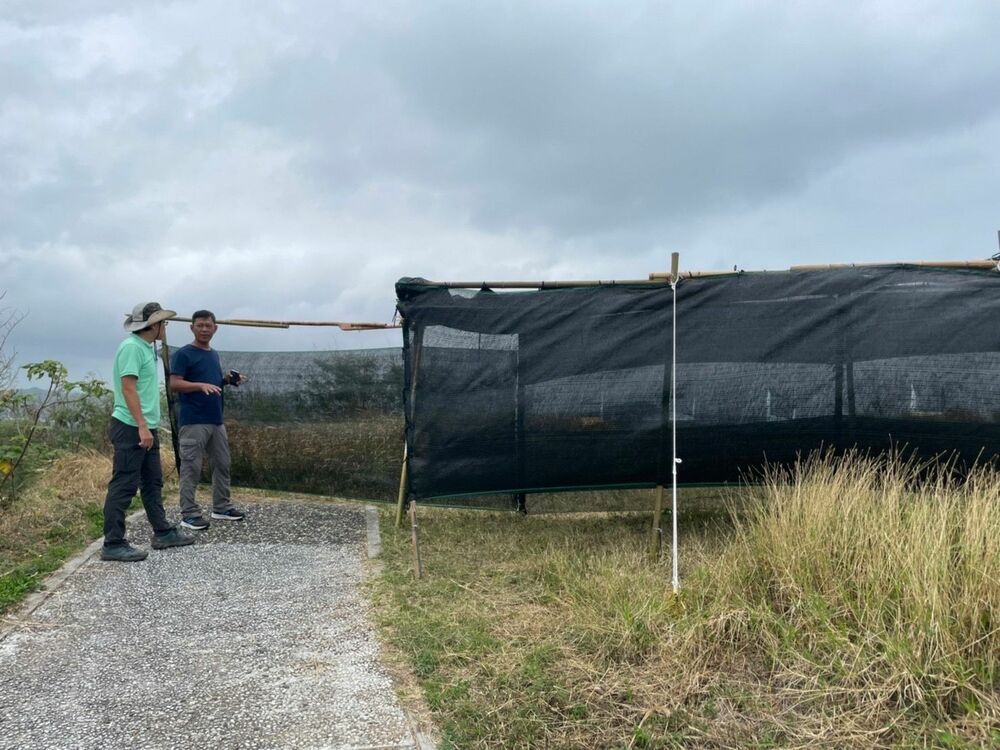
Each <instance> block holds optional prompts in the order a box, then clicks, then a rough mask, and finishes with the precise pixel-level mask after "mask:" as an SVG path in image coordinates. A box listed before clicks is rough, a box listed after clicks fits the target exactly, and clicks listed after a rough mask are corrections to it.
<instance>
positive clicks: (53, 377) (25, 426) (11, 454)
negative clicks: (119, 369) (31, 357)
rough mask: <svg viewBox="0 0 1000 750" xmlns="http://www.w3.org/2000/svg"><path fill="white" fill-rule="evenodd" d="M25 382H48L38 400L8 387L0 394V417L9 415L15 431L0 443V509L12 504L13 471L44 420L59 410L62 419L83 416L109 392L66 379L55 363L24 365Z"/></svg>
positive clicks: (100, 385)
mask: <svg viewBox="0 0 1000 750" xmlns="http://www.w3.org/2000/svg"><path fill="white" fill-rule="evenodd" d="M24 370H25V371H26V374H27V377H28V380H29V381H36V380H37V381H45V380H48V388H47V389H46V391H45V393H44V394H43V395H42V396H41V397H40V398H38V399H35V398H33V397H32V396H30V395H28V394H23V393H18V392H17V391H15V390H13V389H12V388H7V389H5V390H3V391H2V392H0V414H7V415H9V416H11V417H12V418H13V419H12V424H13V425H14V427H15V429H14V432H13V433H12V434H11V435H9V436H8V437H7V438H6V439H5V440H4V441H3V442H0V508H4V507H6V506H7V505H9V504H10V503H11V502H13V500H14V498H15V497H16V494H17V481H16V479H17V470H18V467H20V466H21V464H22V462H23V461H24V459H25V456H26V455H27V454H28V449H29V448H30V447H31V445H32V441H33V439H34V438H35V434H36V432H37V431H38V430H39V428H40V427H42V426H43V424H44V418H45V417H47V416H48V415H49V413H50V412H52V411H54V410H60V409H61V410H62V414H63V415H64V418H70V415H71V414H73V413H77V414H81V415H82V414H85V410H86V409H88V407H89V406H90V405H91V402H92V401H93V400H101V399H104V398H106V397H107V396H108V395H109V394H110V393H111V391H109V390H108V389H107V387H106V386H105V385H104V383H102V382H101V381H100V380H97V379H96V378H88V379H86V380H76V381H74V380H70V379H69V372H68V371H67V369H66V367H65V366H64V365H63V364H61V363H60V362H56V361H55V360H51V359H48V360H45V361H44V362H34V363H32V364H29V365H25V366H24Z"/></svg>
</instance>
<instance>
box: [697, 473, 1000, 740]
mask: <svg viewBox="0 0 1000 750" xmlns="http://www.w3.org/2000/svg"><path fill="white" fill-rule="evenodd" d="M740 506H741V511H740V513H739V514H736V515H734V523H735V526H736V529H735V533H734V535H733V537H732V542H731V544H730V546H729V547H728V548H727V550H726V551H725V552H724V554H723V555H722V556H721V557H720V559H719V560H718V562H717V563H716V564H715V565H713V566H711V567H709V568H707V569H706V571H705V575H706V579H707V580H705V582H704V583H705V585H704V588H703V589H701V590H700V591H699V593H698V594H697V595H696V598H698V599H701V604H702V605H703V606H705V607H707V608H708V609H714V610H715V615H716V616H715V617H708V618H706V620H705V623H706V626H705V629H704V632H703V633H702V636H703V639H702V640H701V646H702V647H703V648H705V649H707V650H708V651H710V652H712V653H714V655H715V656H716V657H720V658H723V657H731V656H732V655H733V654H735V653H743V654H750V655H752V657H754V658H757V659H759V660H760V667H761V669H762V670H763V671H764V673H766V674H768V675H769V677H768V679H769V680H770V681H771V682H772V684H773V685H775V686H776V687H777V688H778V689H779V691H781V692H782V693H783V694H784V695H785V696H786V697H787V699H788V700H787V703H788V704H790V705H795V706H798V707H803V706H809V705H812V708H813V709H815V708H816V704H822V705H823V706H825V708H824V709H823V710H822V714H823V715H825V716H827V717H829V716H830V715H832V714H835V715H837V716H838V727H839V729H838V731H839V732H841V733H842V735H843V737H844V739H845V741H846V740H848V739H853V740H854V741H860V740H859V738H860V737H862V736H865V737H868V738H869V740H870V741H872V743H873V744H875V743H874V740H875V738H877V737H878V736H882V735H884V736H886V737H888V736H890V735H891V734H892V731H893V730H892V727H893V725H896V724H899V723H900V722H902V723H904V724H905V723H910V722H917V723H921V724H923V725H925V727H926V729H927V731H928V733H930V734H931V735H932V736H933V737H936V738H937V740H940V739H941V738H942V737H945V736H951V734H950V733H952V732H953V731H954V732H955V734H954V736H955V737H963V736H964V737H966V738H968V737H969V731H968V730H969V728H970V727H978V732H981V735H980V736H978V737H974V739H975V740H976V741H983V742H987V743H988V742H991V741H1000V734H998V732H997V728H998V727H1000V476H998V475H997V474H996V473H995V472H993V471H989V470H986V469H978V470H975V471H973V473H972V474H971V475H970V476H968V477H966V478H965V479H964V480H963V481H956V480H955V479H954V477H953V474H952V473H951V472H950V471H949V467H948V466H947V465H937V466H927V465H918V464H916V463H915V462H912V461H911V462H905V461H900V460H897V459H895V458H893V457H888V458H873V457H868V456H863V455H858V454H852V455H848V456H846V457H842V458H840V459H834V458H832V457H818V458H814V459H810V460H808V461H805V462H803V463H801V464H799V465H797V466H794V467H792V468H790V469H786V470H780V469H774V470H771V471H770V472H769V473H768V474H767V476H766V477H765V482H764V483H763V484H762V485H761V486H760V487H758V488H756V489H755V490H753V491H752V492H751V494H750V496H749V497H746V498H743V499H742V501H741V503H740ZM734 613H738V616H737V615H735V614H734ZM831 712H832V714H831ZM793 713H794V712H793ZM790 721H792V720H790ZM790 729H791V728H790ZM790 733H791V734H792V735H795V734H797V733H796V731H794V729H792V731H791V732H790ZM976 733H977V732H973V734H976Z"/></svg>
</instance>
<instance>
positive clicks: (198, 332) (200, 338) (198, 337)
mask: <svg viewBox="0 0 1000 750" xmlns="http://www.w3.org/2000/svg"><path fill="white" fill-rule="evenodd" d="M218 328H219V326H217V325H216V324H215V321H214V320H212V319H211V318H195V319H194V322H193V323H191V331H192V333H194V340H195V341H197V342H198V343H199V344H202V345H204V346H207V345H208V343H209V342H210V341H211V340H212V336H214V335H215V332H216V330H218Z"/></svg>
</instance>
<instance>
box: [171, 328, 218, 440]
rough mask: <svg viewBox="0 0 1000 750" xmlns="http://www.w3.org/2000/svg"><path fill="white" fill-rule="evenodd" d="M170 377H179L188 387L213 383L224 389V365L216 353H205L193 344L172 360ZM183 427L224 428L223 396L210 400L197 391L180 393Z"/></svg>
mask: <svg viewBox="0 0 1000 750" xmlns="http://www.w3.org/2000/svg"><path fill="white" fill-rule="evenodd" d="M170 374H171V375H179V376H180V377H182V378H184V379H185V380H186V381H188V382H189V383H212V384H213V385H217V386H219V388H221V387H222V363H221V362H220V361H219V353H218V352H217V351H215V350H214V349H209V350H208V351H205V350H204V349H199V348H198V347H197V346H195V345H194V344H188V345H187V346H182V347H181V348H180V349H178V350H177V351H176V352H174V356H173V357H171V358H170ZM178 395H179V396H180V402H181V413H180V418H179V422H180V426H182V427H183V426H184V425H189V424H222V395H221V394H220V395H218V396H209V395H208V394H205V393H201V392H200V391H197V392H195V393H181V394H178Z"/></svg>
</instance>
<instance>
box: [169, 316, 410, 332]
mask: <svg viewBox="0 0 1000 750" xmlns="http://www.w3.org/2000/svg"><path fill="white" fill-rule="evenodd" d="M171 320H179V321H182V322H184V323H191V322H192V320H191V318H171ZM215 322H216V323H217V324H218V325H220V326H247V327H249V328H291V327H292V326H313V327H322V328H339V329H340V330H342V331H376V330H383V329H388V328H400V327H401V326H400V325H398V324H397V323H368V322H357V323H355V322H350V321H338V320H253V319H249V318H229V319H226V320H222V319H220V320H216V321H215Z"/></svg>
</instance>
